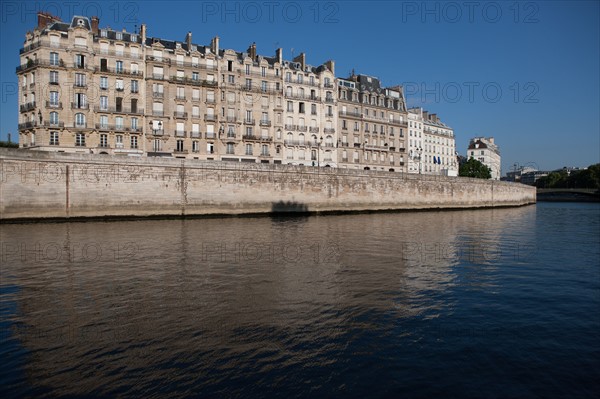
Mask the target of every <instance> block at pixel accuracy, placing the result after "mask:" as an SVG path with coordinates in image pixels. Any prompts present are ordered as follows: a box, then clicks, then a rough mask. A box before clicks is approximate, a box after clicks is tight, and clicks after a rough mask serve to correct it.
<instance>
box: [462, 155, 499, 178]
mask: <svg viewBox="0 0 600 399" xmlns="http://www.w3.org/2000/svg"><path fill="white" fill-rule="evenodd" d="M458 175H459V176H463V177H476V178H478V179H491V178H492V171H491V170H490V168H489V167H487V166H486V165H484V164H482V163H481V162H479V161H478V160H476V159H475V158H469V160H468V161H467V162H464V163H463V164H462V165H460V168H459V170H458Z"/></svg>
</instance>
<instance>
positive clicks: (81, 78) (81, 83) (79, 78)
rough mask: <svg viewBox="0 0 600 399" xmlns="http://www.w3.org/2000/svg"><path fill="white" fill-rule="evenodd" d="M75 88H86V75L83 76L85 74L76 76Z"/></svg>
mask: <svg viewBox="0 0 600 399" xmlns="http://www.w3.org/2000/svg"><path fill="white" fill-rule="evenodd" d="M75 86H77V87H85V74H83V73H76V74H75Z"/></svg>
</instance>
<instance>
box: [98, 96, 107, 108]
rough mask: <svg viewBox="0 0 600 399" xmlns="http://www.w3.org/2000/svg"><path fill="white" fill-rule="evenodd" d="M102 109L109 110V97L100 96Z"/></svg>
mask: <svg viewBox="0 0 600 399" xmlns="http://www.w3.org/2000/svg"><path fill="white" fill-rule="evenodd" d="M100 110H102V111H106V110H108V97H107V96H100Z"/></svg>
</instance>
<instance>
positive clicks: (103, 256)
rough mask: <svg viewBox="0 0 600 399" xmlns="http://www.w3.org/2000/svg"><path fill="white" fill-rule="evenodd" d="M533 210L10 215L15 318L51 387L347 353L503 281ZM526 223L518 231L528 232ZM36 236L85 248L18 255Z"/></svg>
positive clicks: (111, 383) (105, 388)
mask: <svg viewBox="0 0 600 399" xmlns="http://www.w3.org/2000/svg"><path fill="white" fill-rule="evenodd" d="M532 217H535V209H532V208H518V209H494V210H479V211H459V212H417V213H397V214H371V215H346V216H320V217H313V218H302V219H293V218H290V219H277V220H274V219H270V218H256V219H253V218H241V219H206V220H187V221H180V220H175V221H141V222H119V223H81V224H55V225H52V224H46V225H36V226H32V225H14V226H13V225H8V226H6V228H5V229H4V228H3V229H4V230H5V234H6V237H8V238H7V241H6V244H7V245H9V246H10V248H11V250H10V252H8V251H4V252H3V256H4V257H6V260H7V262H3V270H2V273H3V284H11V285H12V286H14V287H18V289H15V290H14V292H13V293H12V294H10V298H7V299H8V301H12V302H13V303H14V305H15V306H14V309H16V310H15V314H14V315H13V317H12V320H14V322H13V324H12V327H11V331H12V332H13V334H14V337H15V338H17V339H18V340H19V341H20V342H21V343H22V346H23V348H24V349H25V350H27V351H28V352H29V353H32V354H34V355H33V356H32V357H31V359H30V360H28V363H27V365H26V366H25V367H26V370H25V371H26V373H27V375H28V376H30V377H29V378H30V379H31V381H34V382H35V384H39V385H40V386H46V387H49V388H50V389H52V390H53V392H55V393H59V394H64V395H77V394H82V393H84V392H91V391H92V390H95V391H96V392H100V393H108V392H109V390H111V389H119V387H121V388H123V386H124V385H120V384H126V383H125V382H123V378H124V377H131V375H135V376H136V377H135V378H136V384H135V386H136V387H138V388H131V387H129V388H123V389H132V390H133V391H134V392H136V391H135V389H143V388H144V387H147V386H148V385H151V384H152V383H153V381H157V380H160V379H164V378H174V379H175V380H177V379H178V378H183V376H184V375H187V374H186V373H187V372H188V371H189V367H194V370H195V371H196V376H195V377H191V378H198V379H200V380H201V379H202V378H207V380H206V382H207V383H208V384H209V385H210V383H215V381H218V377H214V378H215V379H210V378H213V377H210V378H209V377H208V376H214V375H221V376H224V375H227V373H230V372H232V370H234V369H238V370H242V369H244V368H253V367H257V368H261V367H273V364H274V362H278V361H281V359H282V358H288V359H289V360H288V362H294V361H295V362H298V361H311V360H314V361H318V359H320V358H319V356H321V355H322V353H323V352H322V351H323V350H325V349H324V348H325V347H327V348H328V349H327V350H328V351H338V350H339V351H343V350H345V347H344V345H345V344H346V343H345V342H346V341H345V339H350V338H349V335H348V334H350V333H351V332H352V331H373V330H374V329H377V328H381V326H380V325H378V324H377V323H376V321H375V320H377V318H378V317H379V316H383V315H392V317H395V318H398V319H399V320H409V319H410V318H412V317H414V316H416V315H422V314H428V315H430V316H431V317H435V315H436V314H441V313H443V312H447V311H449V309H452V308H453V307H454V306H455V303H454V302H453V300H452V299H451V298H452V295H451V293H452V291H453V290H455V289H456V288H461V289H463V288H466V289H481V290H489V289H494V287H495V286H496V285H497V284H498V281H496V280H495V279H494V273H493V271H494V270H496V268H497V267H498V265H499V263H501V262H505V261H506V260H510V259H513V257H514V253H512V252H510V248H506V247H505V245H504V246H503V245H502V244H501V242H503V241H502V240H503V238H502V235H503V231H504V230H505V229H506V227H508V226H512V225H515V224H518V223H523V226H528V225H529V226H531V225H532V223H531V218H532ZM520 231H522V234H523V236H522V237H513V239H514V240H515V242H525V243H526V242H527V240H528V236H527V234H528V233H527V228H525V227H524V228H523V229H521V230H520ZM25 242H26V243H37V244H39V245H40V247H41V248H51V247H52V248H54V244H55V243H60V244H63V245H65V246H67V247H71V248H75V249H74V250H73V251H71V254H70V257H68V258H62V259H56V258H52V257H50V256H49V254H50V253H49V252H48V254H47V255H48V256H46V257H44V256H40V257H37V258H36V257H31V256H29V257H27V256H25V257H23V256H22V254H21V253H19V252H18V251H17V252H16V253H15V252H14V251H13V249H14V248H17V249H18V248H20V247H19V245H20V244H21V243H25ZM17 244H18V245H17ZM5 248H8V247H5ZM31 248H32V247H31V246H30V247H28V249H31ZM83 248H87V251H88V252H84V251H83ZM92 248H95V249H96V252H92ZM115 248H117V249H119V251H116V252H115V251H114V249H115ZM480 249H485V250H486V252H485V253H484V254H480V255H481V256H480V257H478V256H479V255H478V252H477V251H479V250H480ZM98 251H99V252H98ZM506 251H508V252H506ZM93 253H100V255H92V254H93ZM471 253H473V254H474V255H475V256H473V257H471V258H469V256H470V255H469V254H471ZM28 254H31V251H30V252H28V253H26V254H25V255H28ZM4 264H6V265H7V266H6V267H4ZM4 276H6V279H5V278H4ZM92 370H93V371H92ZM142 370H143V372H142ZM187 378H190V377H189V375H188V377H187ZM73 381H77V384H74V383H73Z"/></svg>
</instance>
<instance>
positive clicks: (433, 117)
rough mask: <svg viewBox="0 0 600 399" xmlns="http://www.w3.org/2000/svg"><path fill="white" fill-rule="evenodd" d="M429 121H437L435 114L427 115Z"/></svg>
mask: <svg viewBox="0 0 600 399" xmlns="http://www.w3.org/2000/svg"><path fill="white" fill-rule="evenodd" d="M429 119H430V120H431V121H433V122H437V121H438V117H437V114H431V115H429Z"/></svg>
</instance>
